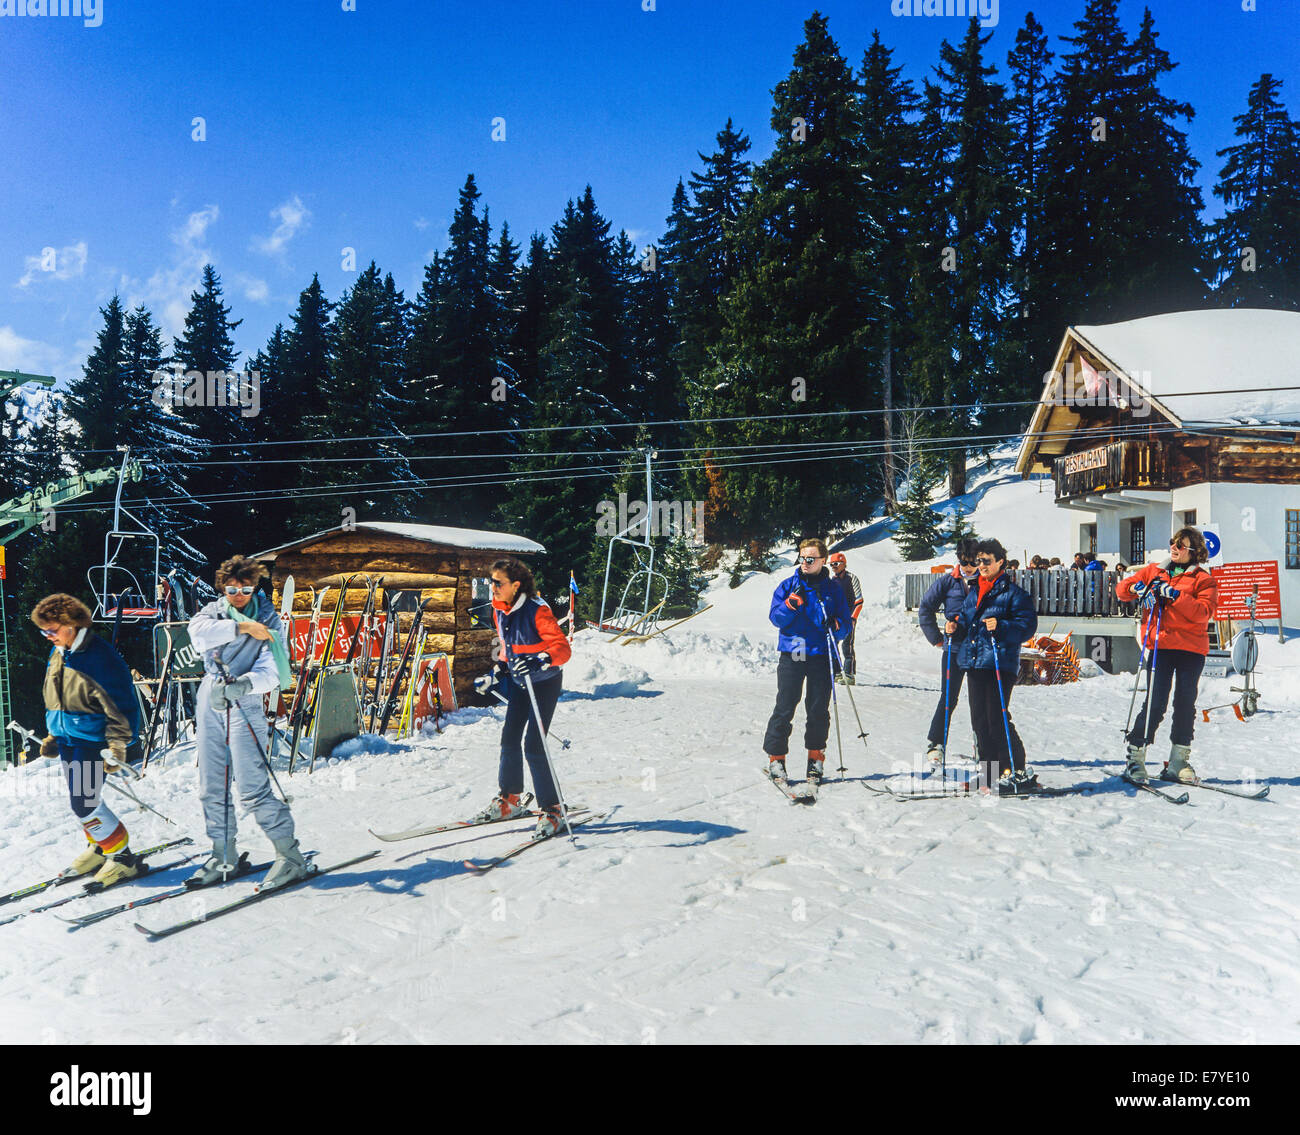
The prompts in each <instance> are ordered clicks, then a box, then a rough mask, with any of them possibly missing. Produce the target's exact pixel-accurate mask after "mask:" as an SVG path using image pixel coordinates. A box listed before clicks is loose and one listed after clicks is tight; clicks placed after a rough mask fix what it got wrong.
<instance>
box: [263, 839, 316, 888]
mask: <svg viewBox="0 0 1300 1135" xmlns="http://www.w3.org/2000/svg"><path fill="white" fill-rule="evenodd" d="M271 843H272V844H273V845H274V847H275V862H274V863H272V864H271V869H270V870H269V871H268V872H267V873H266V878H265V879H263V880H262V882H261V884H260V885H259V886H258V887H257V890H258V891H273V890H275V888H276V887H283V886H284V885H285V884H286V883H292V882H294V881H295V880H297V879H302V878H305V877H306V876H307V875H310V874H311V867H310V865H309V864H308V863H307V860H306V859H304V858H303V854H302V851H301V850H299V848H298V841H297V840H296V839H273V840H272V841H271Z"/></svg>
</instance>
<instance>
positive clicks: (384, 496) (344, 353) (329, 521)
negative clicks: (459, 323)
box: [303, 261, 417, 530]
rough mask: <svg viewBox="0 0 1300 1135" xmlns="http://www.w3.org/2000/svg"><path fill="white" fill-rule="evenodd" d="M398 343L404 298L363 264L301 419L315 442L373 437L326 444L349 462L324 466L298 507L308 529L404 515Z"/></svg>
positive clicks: (401, 346) (410, 485) (387, 278)
mask: <svg viewBox="0 0 1300 1135" xmlns="http://www.w3.org/2000/svg"><path fill="white" fill-rule="evenodd" d="M406 340H407V312H406V303H405V300H404V299H403V297H402V294H401V292H399V291H398V290H397V288H396V286H395V285H394V283H393V277H392V276H391V275H384V276H383V277H382V278H381V276H380V273H379V268H378V267H377V266H376V265H375V263H374V261H371V263H370V265H369V266H368V267H367V268H366V269H365V270H364V271H363V272H362V273H361V274H360V275H359V276H358V277H357V282H356V283H355V284H354V285H353V286H352V288H351V289H350V290H349V291H347V292H346V293H344V295H343V298H342V299H341V300H340V301H339V304H338V309H337V311H336V312H335V318H334V326H333V342H334V349H333V351H332V352H331V354H330V358H329V369H328V374H327V375H326V377H325V380H324V382H323V384H322V389H321V392H320V393H321V400H320V407H319V411H318V412H317V413H315V414H312V415H310V416H309V417H308V419H307V421H306V423H305V424H306V426H307V428H308V429H309V430H310V431H311V432H312V433H313V434H314V436H316V437H318V438H321V439H326V438H329V439H334V438H350V437H356V438H367V439H378V440H365V441H356V442H340V443H339V444H334V445H331V446H330V447H329V455H330V456H331V457H335V458H352V459H353V460H352V461H350V462H349V463H347V464H344V463H337V464H334V465H331V466H329V467H328V468H329V470H330V472H329V474H328V482H327V485H326V486H324V487H322V488H321V489H318V490H317V492H316V494H315V495H314V496H313V498H312V499H311V501H310V502H309V503H306V504H305V505H304V509H303V516H304V519H305V521H306V524H307V526H308V528H309V530H314V529H323V528H332V527H336V526H337V525H339V524H340V523H342V522H343V521H345V520H347V519H350V518H352V517H354V516H355V519H358V520H366V519H376V518H382V519H385V520H403V519H405V518H406V517H407V516H408V515H409V510H410V507H411V505H410V502H411V500H412V498H413V497H414V496H415V495H416V492H417V486H416V485H415V483H414V475H413V474H412V472H411V469H410V465H409V463H408V462H407V460H406V457H405V456H404V454H403V452H402V447H401V445H400V442H399V433H400V431H399V427H398V420H399V417H400V412H401V410H402V409H403V406H402V403H401V401H400V399H399V395H400V392H401V386H402V378H403V375H404V372H405V357H406ZM348 510H351V511H348Z"/></svg>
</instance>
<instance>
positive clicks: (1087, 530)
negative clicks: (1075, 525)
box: [1079, 524, 1097, 557]
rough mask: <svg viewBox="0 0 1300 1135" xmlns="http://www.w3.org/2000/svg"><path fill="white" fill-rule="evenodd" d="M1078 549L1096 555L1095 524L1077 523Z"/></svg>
mask: <svg viewBox="0 0 1300 1135" xmlns="http://www.w3.org/2000/svg"><path fill="white" fill-rule="evenodd" d="M1079 551H1081V552H1087V553H1088V555H1090V556H1094V557H1095V556H1096V555H1097V526H1096V525H1095V524H1080V525H1079Z"/></svg>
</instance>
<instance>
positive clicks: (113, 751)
mask: <svg viewBox="0 0 1300 1135" xmlns="http://www.w3.org/2000/svg"><path fill="white" fill-rule="evenodd" d="M101 752H102V754H103V757H104V771H105V772H115V771H117V769H119V768H121V767H122V766H123V765H124V764H126V746H125V745H124V744H122V742H121V741H109V742H107V744H106V747H105V748H104V749H102V750H101Z"/></svg>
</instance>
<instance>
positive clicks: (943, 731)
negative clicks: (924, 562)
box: [917, 538, 979, 761]
mask: <svg viewBox="0 0 1300 1135" xmlns="http://www.w3.org/2000/svg"><path fill="white" fill-rule="evenodd" d="M975 555H976V552H975V541H974V540H971V539H969V538H968V539H964V540H959V541H958V543H957V566H956V567H955V568H953V570H952V571H950V572H944V574H943V575H939V576H936V577H935V580H934V582H933V583H932V584H930V587H929V589H928V590H927V591H926V593H925V595H924V596H923V597H922V599H921V605H920V607H918V608H917V621H918V622H919V623H920V624H921V633H922V634H923V635H925V641H926V642H928V643H929V644H930V645H931V646H937V647H939V648H940V649H942V650H943V659H942V661H941V662H940V664H939V704H938V705H937V706H935V708H934V716H933V717H932V718H931V719H930V732H929V733H928V734H927V735H926V741H927V743H928V748H927V751H926V754H925V755H926V756H927V757H929V758H930V760H932V761H939V760H942V759H943V756H944V738H945V737H946V736H947V734H948V727H949V724H950V722H951V721H952V715H953V712H954V711H955V710H956V708H957V698H958V697H959V696H960V695H961V685H962V681H963V680H964V679H965V677H966V671H965V670H964V669H963V668H962V667H961V666H959V665H958V664H957V657H956V653H957V648H956V646H955V645H954V644H953V643H952V642H951V640H950V639H949V638H948V637H947V636H946V635H944V634H943V633H942V632H941V631H940V629H939V624H938V621H937V620H936V618H935V614H936V612H938V611H942V612H943V618H944V622H945V623H946V622H947V621H948V620H949V619H956V617H957V615H958V614H959V613H960V611H961V609H962V607H963V606H965V604H966V596H967V595H969V594H970V592H971V589H972V588H973V587H974V586H975V581H976V579H978V578H979V572H978V571H976V569H975ZM945 702H946V703H947V711H948V712H947V717H946V719H945V715H944V704H945ZM974 724H975V722H974V706H973V705H972V707H971V727H972V728H974Z"/></svg>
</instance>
